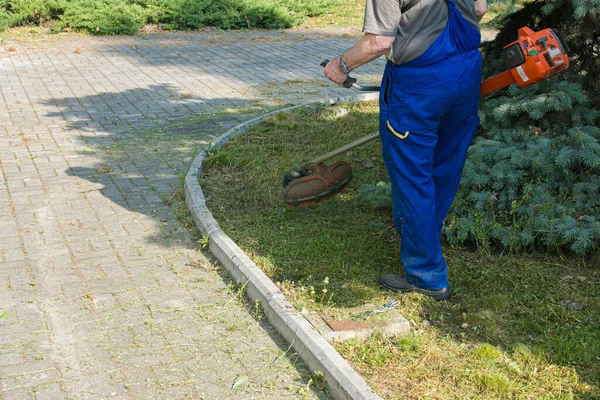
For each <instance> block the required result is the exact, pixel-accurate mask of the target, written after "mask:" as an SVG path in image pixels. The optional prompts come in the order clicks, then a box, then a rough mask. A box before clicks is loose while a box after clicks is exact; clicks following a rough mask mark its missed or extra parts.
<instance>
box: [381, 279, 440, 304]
mask: <svg viewBox="0 0 600 400" xmlns="http://www.w3.org/2000/svg"><path fill="white" fill-rule="evenodd" d="M379 284H380V285H381V286H383V287H384V288H386V289H388V290H391V291H392V292H394V293H398V292H400V293H408V292H417V293H421V294H424V295H425V296H429V297H431V298H432V299H434V300H446V299H447V298H448V297H450V295H452V289H448V291H447V292H443V293H436V292H437V290H436V291H432V290H427V289H421V288H418V287H416V286H413V287H412V288H410V289H399V288H396V287H392V286H389V285H386V284H385V283H383V282H379Z"/></svg>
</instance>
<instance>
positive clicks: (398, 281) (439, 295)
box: [379, 274, 452, 300]
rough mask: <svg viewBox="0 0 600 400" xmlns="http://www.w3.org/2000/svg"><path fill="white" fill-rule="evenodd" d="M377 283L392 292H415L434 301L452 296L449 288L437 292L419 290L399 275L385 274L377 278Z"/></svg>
mask: <svg viewBox="0 0 600 400" xmlns="http://www.w3.org/2000/svg"><path fill="white" fill-rule="evenodd" d="M379 283H380V284H381V286H383V287H384V288H386V289H389V290H391V291H393V292H417V293H422V294H424V295H426V296H429V297H431V298H433V299H435V300H446V299H447V298H448V297H450V295H451V294H452V290H450V286H448V287H445V288H443V289H439V290H427V289H421V288H420V287H417V286H415V285H413V284H412V283H410V282H409V281H407V280H406V278H405V277H403V276H402V275H400V274H385V275H381V277H380V278H379Z"/></svg>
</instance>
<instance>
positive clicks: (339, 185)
mask: <svg viewBox="0 0 600 400" xmlns="http://www.w3.org/2000/svg"><path fill="white" fill-rule="evenodd" d="M351 180H352V167H350V164H348V163H347V162H345V161H338V162H336V163H334V164H332V165H331V166H329V167H328V166H326V165H325V164H323V163H319V164H315V167H314V171H313V173H311V174H310V175H307V176H303V177H301V178H297V179H294V180H293V181H291V182H290V183H289V184H288V185H287V186H286V188H285V191H284V193H283V194H284V198H285V202H286V204H287V205H289V206H310V205H313V204H317V203H320V202H322V201H325V200H327V199H329V198H330V197H333V196H335V195H336V194H338V193H340V192H341V191H342V190H344V189H345V188H346V186H348V184H349V183H350V181H351Z"/></svg>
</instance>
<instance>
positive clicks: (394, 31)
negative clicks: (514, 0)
mask: <svg viewBox="0 0 600 400" xmlns="http://www.w3.org/2000/svg"><path fill="white" fill-rule="evenodd" d="M486 9H487V7H486V0H477V1H474V0H367V3H366V9H365V20H364V25H363V32H365V34H364V36H363V37H362V38H361V39H360V40H359V41H358V43H357V44H356V45H354V47H352V48H351V49H349V50H348V51H346V52H345V53H344V54H342V55H341V56H340V57H336V58H334V59H332V60H331V61H330V62H329V63H328V64H327V66H326V67H325V76H327V77H328V78H329V79H330V80H332V81H333V82H335V83H337V84H339V85H341V84H342V83H343V82H344V81H345V80H346V78H347V77H348V74H349V72H350V71H351V70H353V69H355V68H357V67H359V66H361V65H363V64H365V63H367V62H370V61H372V60H374V59H376V58H378V57H380V56H382V55H384V54H385V55H386V57H387V59H388V62H387V65H386V68H385V71H384V74H383V79H382V82H381V93H380V96H379V107H380V117H379V118H380V119H379V133H380V136H381V142H382V145H383V160H384V162H385V165H386V168H387V171H388V175H389V178H390V183H391V186H392V200H393V213H394V222H395V224H396V229H397V230H398V233H399V234H400V236H401V249H400V258H401V260H402V266H403V268H404V273H403V274H386V275H383V276H381V278H380V280H379V282H380V283H381V285H382V286H383V287H385V288H387V289H390V290H393V291H395V292H411V291H416V292H419V293H423V294H425V295H428V296H430V297H432V298H434V299H436V300H443V299H446V298H448V296H450V294H451V290H450V284H449V282H448V272H447V265H446V261H445V260H444V256H443V255H442V247H441V243H440V236H441V232H442V222H443V221H444V218H445V217H446V214H447V213H448V210H449V209H450V205H451V204H452V201H453V199H454V196H455V195H456V192H457V190H458V185H459V182H460V178H461V175H462V170H463V167H464V164H465V159H466V156H467V149H468V147H469V145H470V143H471V141H472V139H473V135H474V133H475V130H476V129H477V126H478V125H479V118H478V116H477V108H478V106H479V86H480V83H481V53H480V52H479V50H478V48H479V43H480V40H481V35H480V32H479V23H478V22H479V20H481V17H483V14H484V13H485V12H486Z"/></svg>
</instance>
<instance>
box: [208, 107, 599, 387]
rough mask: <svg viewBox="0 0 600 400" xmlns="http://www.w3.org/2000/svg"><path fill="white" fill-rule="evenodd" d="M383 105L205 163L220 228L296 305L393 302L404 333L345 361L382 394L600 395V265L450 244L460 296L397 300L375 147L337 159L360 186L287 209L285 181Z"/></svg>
mask: <svg viewBox="0 0 600 400" xmlns="http://www.w3.org/2000/svg"><path fill="white" fill-rule="evenodd" d="M377 123H378V118H377V104H376V103H375V102H367V103H360V104H347V105H343V106H339V105H337V106H336V107H335V108H332V107H325V106H314V107H311V108H306V109H301V110H297V111H294V112H292V113H280V114H277V115H276V116H274V117H272V118H270V119H269V120H267V121H265V122H263V123H262V124H260V125H259V126H257V127H255V128H254V129H253V130H252V131H251V132H250V133H248V134H246V135H244V136H242V137H238V138H236V139H235V140H234V141H232V142H231V143H230V144H229V145H227V146H226V147H225V148H223V149H222V150H220V151H218V152H217V153H215V154H214V155H212V156H211V157H210V158H208V159H207V160H206V164H205V168H204V171H203V176H202V178H201V184H202V187H203V189H204V191H205V193H206V196H207V201H208V206H209V208H210V210H211V212H212V213H213V214H214V215H215V218H216V219H217V221H218V222H219V224H221V226H222V228H223V229H224V230H225V232H227V234H228V235H229V236H231V238H232V239H233V240H234V241H235V242H236V243H238V245H240V247H241V248H242V249H243V250H244V251H245V252H246V253H247V254H248V255H249V256H250V257H251V258H252V259H253V260H254V262H255V263H256V264H257V265H258V266H259V267H260V268H262V269H263V271H264V272H265V273H266V274H267V275H269V277H270V278H271V279H272V280H273V281H275V282H277V284H278V286H279V287H280V288H281V289H282V290H283V291H284V293H285V295H286V297H287V298H288V299H289V300H290V301H292V302H293V304H294V305H295V306H296V308H298V309H303V308H307V309H317V310H324V309H326V310H328V311H329V312H331V311H332V310H333V311H335V310H339V312H340V313H343V310H344V309H345V308H349V307H354V306H359V305H364V304H373V305H380V304H384V303H385V302H386V301H387V300H388V299H390V298H392V297H393V298H395V299H397V300H398V303H397V308H399V310H400V312H401V313H402V315H404V316H405V317H406V318H407V319H409V321H410V322H411V328H412V333H411V334H410V335H409V336H407V337H399V338H384V337H381V336H380V335H377V334H376V335H374V336H373V337H371V338H370V339H369V340H368V341H367V342H365V343H356V342H352V341H349V342H345V343H343V344H341V345H338V350H339V351H340V353H341V354H342V355H343V356H344V357H345V358H346V359H347V360H348V361H349V362H350V363H352V365H353V366H354V367H355V368H356V369H357V370H358V371H359V373H361V374H362V375H363V376H364V377H365V378H366V379H367V381H368V382H369V383H370V384H371V385H372V386H373V388H374V389H375V390H376V391H377V392H378V393H379V394H380V395H382V396H383V397H385V398H428V399H429V398H435V399H455V398H481V399H494V398H511V399H513V398H535V399H537V398H565V399H571V398H590V399H592V398H594V399H596V398H600V385H599V382H600V334H599V333H598V332H600V317H599V316H600V300H599V299H600V271H598V269H597V268H595V269H594V268H589V267H587V266H585V265H583V262H582V261H581V260H580V259H564V258H562V259H559V258H558V257H556V256H553V255H548V254H540V253H536V254H522V255H519V256H518V257H517V256H515V255H508V256H502V257H494V256H489V255H483V254H479V253H473V252H470V251H467V250H463V249H458V248H446V249H445V255H446V259H447V261H448V264H449V265H450V270H449V274H450V281H451V283H452V285H453V289H454V291H455V295H454V296H453V297H452V298H451V300H450V301H447V302H435V301H433V300H431V299H429V298H426V297H424V296H421V295H418V294H409V295H402V296H397V295H396V296H393V295H391V294H390V293H387V292H384V291H382V290H381V289H380V288H379V287H378V285H377V277H378V276H379V275H380V274H381V273H385V272H398V271H399V270H400V267H399V265H400V264H399V256H398V249H399V245H400V238H399V237H398V235H397V234H396V232H395V230H394V227H393V222H392V216H391V210H390V209H385V208H384V209H381V208H375V207H373V206H371V205H369V204H367V203H366V202H363V201H361V198H360V196H359V195H358V189H359V187H360V185H361V184H364V183H369V184H373V183H377V182H379V181H385V180H387V175H386V172H385V168H384V166H383V163H382V160H381V156H380V153H381V145H380V143H379V142H378V141H375V142H371V143H369V144H367V145H364V146H362V147H360V148H357V149H355V150H353V151H351V152H349V153H347V154H346V155H344V156H342V159H344V160H346V161H348V162H350V163H351V165H352V166H353V172H354V180H353V182H352V183H351V185H350V186H349V187H348V188H347V189H346V190H345V191H344V192H343V193H342V194H341V195H338V196H336V197H335V198H333V199H331V200H328V201H327V202H324V203H321V204H318V205H316V206H311V207H299V208H295V207H288V206H286V205H285V203H284V201H283V188H282V179H283V176H284V174H285V173H286V172H287V171H289V169H290V168H291V166H292V165H293V164H294V163H299V162H303V161H307V160H310V159H312V158H314V157H316V156H319V155H322V154H324V153H326V152H328V151H330V150H333V149H335V148H337V147H340V146H342V145H344V144H346V143H349V142H351V141H353V140H355V139H357V138H358V137H361V136H364V135H366V134H368V133H370V132H373V131H375V130H376V129H377Z"/></svg>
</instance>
